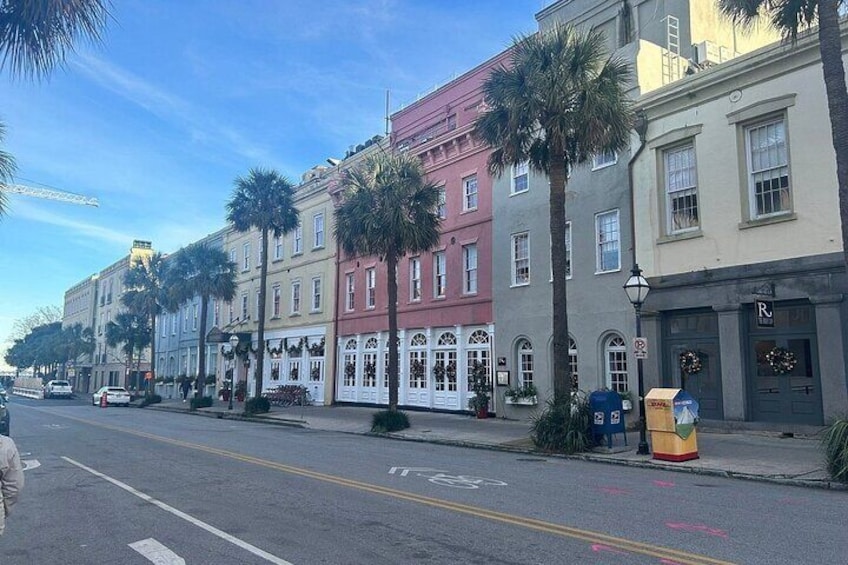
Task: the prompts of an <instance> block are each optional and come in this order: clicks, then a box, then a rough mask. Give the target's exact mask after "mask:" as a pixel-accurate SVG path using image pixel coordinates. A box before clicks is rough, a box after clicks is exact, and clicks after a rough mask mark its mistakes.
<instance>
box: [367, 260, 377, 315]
mask: <svg viewBox="0 0 848 565" xmlns="http://www.w3.org/2000/svg"><path fill="white" fill-rule="evenodd" d="M376 306H377V270H376V269H375V268H374V267H368V268H367V269H365V308H367V309H368V310H373V309H374V308H375V307H376Z"/></svg>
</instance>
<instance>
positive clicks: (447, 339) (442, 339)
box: [436, 332, 456, 347]
mask: <svg viewBox="0 0 848 565" xmlns="http://www.w3.org/2000/svg"><path fill="white" fill-rule="evenodd" d="M436 343H437V344H438V345H439V347H446V346H449V345H456V335H455V334H453V333H452V332H445V333H443V334H442V335H440V336H439V340H438V341H437V342H436Z"/></svg>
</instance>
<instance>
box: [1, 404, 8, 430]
mask: <svg viewBox="0 0 848 565" xmlns="http://www.w3.org/2000/svg"><path fill="white" fill-rule="evenodd" d="M0 434H3V435H4V436H7V435H9V407H8V405H7V404H6V402H5V401H4V400H3V399H2V398H0Z"/></svg>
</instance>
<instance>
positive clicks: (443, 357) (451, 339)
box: [433, 332, 457, 392]
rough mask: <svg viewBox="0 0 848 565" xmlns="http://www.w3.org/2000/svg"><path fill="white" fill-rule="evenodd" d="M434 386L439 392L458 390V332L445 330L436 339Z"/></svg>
mask: <svg viewBox="0 0 848 565" xmlns="http://www.w3.org/2000/svg"><path fill="white" fill-rule="evenodd" d="M436 347H437V348H438V349H436V351H435V352H434V354H435V358H436V359H435V362H434V363H433V376H434V379H433V382H434V384H433V387H434V388H435V389H436V391H438V392H443V391H448V392H456V359H457V352H456V334H454V333H453V332H444V333H443V334H441V335H440V336H439V339H437V340H436Z"/></svg>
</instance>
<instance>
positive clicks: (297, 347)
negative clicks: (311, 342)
mask: <svg viewBox="0 0 848 565" xmlns="http://www.w3.org/2000/svg"><path fill="white" fill-rule="evenodd" d="M304 341H306V338H303V337H302V338H300V339H299V340H298V341H297V343H295V344H294V345H288V340H286V351H288V352H289V356H290V357H300V356H301V355H302V354H303V342H304Z"/></svg>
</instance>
